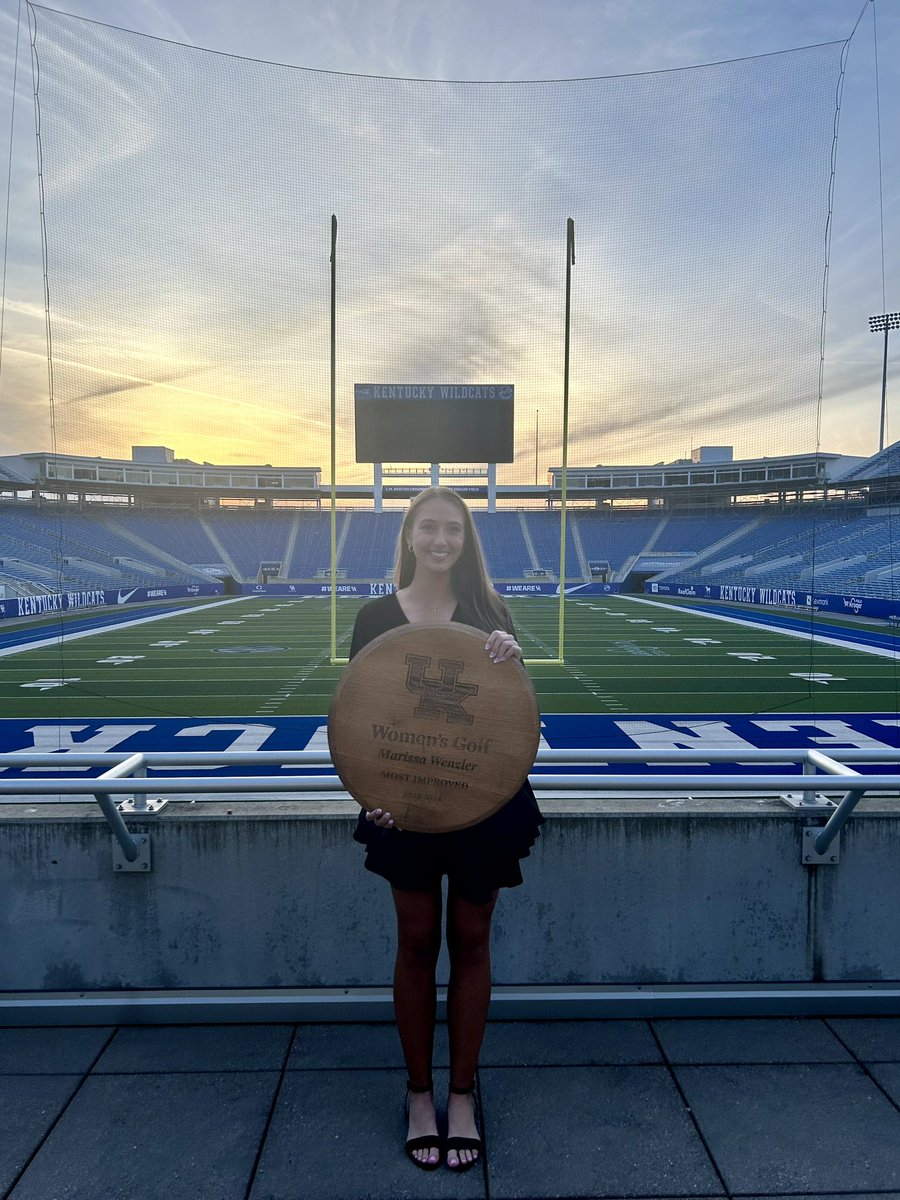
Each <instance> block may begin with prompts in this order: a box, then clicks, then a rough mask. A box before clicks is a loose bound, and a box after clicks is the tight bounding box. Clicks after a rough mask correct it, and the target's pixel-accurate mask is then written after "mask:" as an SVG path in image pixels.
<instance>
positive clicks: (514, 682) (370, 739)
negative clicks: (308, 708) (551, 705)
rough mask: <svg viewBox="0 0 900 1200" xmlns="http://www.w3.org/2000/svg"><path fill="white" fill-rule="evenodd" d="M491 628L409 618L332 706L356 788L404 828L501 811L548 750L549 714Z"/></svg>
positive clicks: (345, 682) (341, 765) (335, 754)
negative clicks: (498, 650) (490, 649)
mask: <svg viewBox="0 0 900 1200" xmlns="http://www.w3.org/2000/svg"><path fill="white" fill-rule="evenodd" d="M485 641H486V636H485V634H484V633H482V631H481V630H480V629H474V628H472V626H470V625H460V624H455V623H452V624H437V625H434V624H422V625H418V624H417V625H404V626H401V627H400V628H399V629H391V630H389V631H388V632H387V633H383V634H382V635H381V637H378V638H375V639H374V641H371V642H369V644H368V645H367V646H365V647H364V648H363V649H362V650H361V651H360V652H359V654H357V655H356V657H355V658H354V659H353V661H352V662H351V663H350V665H349V666H348V667H347V669H346V671H345V672H344V674H343V676H342V677H341V680H340V682H339V684H338V686H337V688H336V690H335V693H334V697H333V699H332V702H331V707H330V709H329V712H328V745H329V747H330V749H331V758H332V761H333V762H334V766H335V769H336V771H337V773H338V775H339V776H340V778H341V782H342V783H343V784H344V786H345V787H346V789H347V791H348V792H349V793H350V795H351V796H353V798H354V799H355V800H357V801H359V803H360V804H361V805H362V806H363V808H366V809H368V810H369V811H371V810H372V809H375V808H383V809H385V810H386V811H387V812H389V813H390V814H391V816H392V817H393V818H394V822H395V824H396V825H397V827H398V828H399V829H409V830H413V831H415V832H419V833H447V832H449V831H450V830H454V829H465V828H466V827H467V826H469V825H475V824H477V823H478V822H479V821H483V820H484V819H485V817H489V816H490V815H491V813H494V812H496V811H497V809H499V808H501V807H502V806H503V804H505V803H506V801H507V800H508V799H509V798H510V796H512V795H514V794H515V792H517V791H518V789H519V788H520V787H521V786H522V784H523V783H524V781H525V779H526V778H527V776H528V771H529V770H530V768H531V764H532V763H533V762H534V758H535V755H536V754H537V748H538V741H539V739H540V724H541V721H540V712H539V711H538V705H537V698H536V697H535V694H534V688H533V687H532V684H531V680H530V679H529V678H528V675H527V673H526V671H525V668H524V667H523V666H522V664H521V663H520V662H519V661H518V660H517V659H508V660H507V661H506V662H503V663H495V662H492V661H491V659H490V657H489V655H488V654H487V653H486V651H485V648H484V643H485Z"/></svg>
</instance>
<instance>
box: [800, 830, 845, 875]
mask: <svg viewBox="0 0 900 1200" xmlns="http://www.w3.org/2000/svg"><path fill="white" fill-rule="evenodd" d="M823 828H824V826H823V825H808V826H807V827H806V828H805V829H804V830H803V842H802V844H801V847H800V861H801V862H802V863H803V865H804V867H822V866H824V867H831V866H834V865H835V863H838V862H840V860H841V835H840V833H836V834H835V835H834V837H833V838H832V840H831V843H830V845H829V846H828V849H827V850H826V851H825V853H824V854H820V853H819V851H818V850H817V849H816V838H817V837H818V836H819V834H820V833H821V832H822V830H823Z"/></svg>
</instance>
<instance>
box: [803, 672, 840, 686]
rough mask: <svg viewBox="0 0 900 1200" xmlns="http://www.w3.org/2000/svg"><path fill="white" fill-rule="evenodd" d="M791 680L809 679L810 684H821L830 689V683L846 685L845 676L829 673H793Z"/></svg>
mask: <svg viewBox="0 0 900 1200" xmlns="http://www.w3.org/2000/svg"><path fill="white" fill-rule="evenodd" d="M791 679H808V680H809V682H810V683H821V684H822V685H823V686H824V687H828V685H829V683H846V682H847V680H846V678H845V677H844V676H843V675H829V674H828V672H827V671H791Z"/></svg>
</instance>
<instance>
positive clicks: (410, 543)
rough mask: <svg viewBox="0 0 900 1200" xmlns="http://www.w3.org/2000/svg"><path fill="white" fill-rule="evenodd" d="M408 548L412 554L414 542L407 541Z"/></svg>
mask: <svg viewBox="0 0 900 1200" xmlns="http://www.w3.org/2000/svg"><path fill="white" fill-rule="evenodd" d="M406 548H407V550H408V551H409V552H410V554H412V542H407V543H406Z"/></svg>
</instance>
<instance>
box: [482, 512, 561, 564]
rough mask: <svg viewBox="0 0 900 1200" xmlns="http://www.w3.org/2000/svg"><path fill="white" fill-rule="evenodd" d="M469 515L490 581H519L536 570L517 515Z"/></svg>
mask: <svg viewBox="0 0 900 1200" xmlns="http://www.w3.org/2000/svg"><path fill="white" fill-rule="evenodd" d="M472 515H473V517H474V520H475V528H476V529H477V530H478V537H479V539H480V541H481V546H482V549H483V550H484V557H485V561H486V563H487V568H488V574H489V575H490V576H491V578H492V579H498V580H499V579H522V578H524V577H525V575H526V573H527V572H529V571H533V570H534V569H535V568H536V567H539V565H540V564H539V563H537V562H535V561H534V559H533V556H532V554H531V551H530V550H529V547H528V543H527V541H526V532H525V529H524V528H523V524H522V518H521V514H520V513H517V512H498V513H485V512H475V513H473V514H472ZM558 545H559V534H557V546H558ZM558 557H559V551H558V550H557V558H558Z"/></svg>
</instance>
